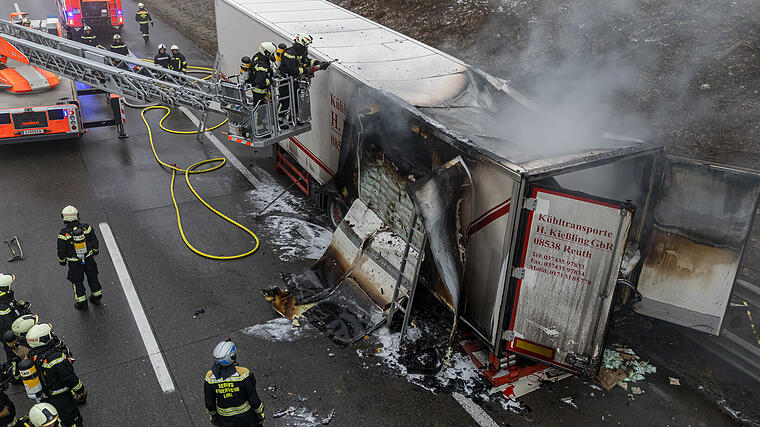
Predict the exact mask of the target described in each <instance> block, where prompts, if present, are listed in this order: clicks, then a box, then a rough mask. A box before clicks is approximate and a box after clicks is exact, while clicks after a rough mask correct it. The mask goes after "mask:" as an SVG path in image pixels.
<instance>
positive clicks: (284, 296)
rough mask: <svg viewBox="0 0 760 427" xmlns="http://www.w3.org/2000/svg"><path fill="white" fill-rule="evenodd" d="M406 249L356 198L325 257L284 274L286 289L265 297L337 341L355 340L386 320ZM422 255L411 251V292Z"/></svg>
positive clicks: (408, 278)
mask: <svg viewBox="0 0 760 427" xmlns="http://www.w3.org/2000/svg"><path fill="white" fill-rule="evenodd" d="M404 248H405V243H404V240H403V239H402V238H401V237H399V236H398V235H397V234H396V233H394V232H393V231H391V230H390V228H389V227H388V226H387V225H386V224H385V223H383V222H382V221H381V220H380V218H379V217H378V216H377V215H376V214H375V213H374V212H373V211H372V210H371V209H369V208H368V207H367V205H365V204H364V203H363V202H362V201H361V200H356V201H355V202H354V204H353V205H352V206H351V209H349V211H348V213H347V214H346V216H345V218H344V219H343V221H342V222H341V224H340V226H339V227H338V229H337V230H336V231H335V233H333V238H332V240H331V241H330V246H328V248H327V250H326V251H325V254H324V255H323V256H322V258H320V260H319V261H318V262H317V263H316V264H315V265H314V266H313V267H311V268H310V269H309V270H306V271H304V272H303V273H301V274H297V275H284V277H283V279H284V284H285V286H286V290H280V289H278V288H275V289H271V290H266V291H264V295H265V297H267V299H268V300H270V301H271V302H272V304H273V308H274V309H275V310H277V311H278V312H279V313H280V314H282V315H284V316H286V317H290V316H291V315H298V316H301V315H302V316H304V317H306V318H307V319H308V320H309V321H310V322H312V323H313V324H314V325H315V326H316V327H317V328H318V329H320V330H321V331H322V332H323V333H325V335H327V336H328V337H330V338H331V339H333V340H334V341H336V342H338V343H341V344H349V343H351V342H353V341H355V340H357V339H359V338H361V337H363V336H364V335H365V334H367V333H369V332H371V331H372V330H374V329H375V328H376V327H378V326H379V325H380V324H381V322H382V321H383V319H384V318H385V314H386V313H385V312H386V309H387V307H388V305H389V303H390V301H391V298H392V297H393V290H394V287H395V285H396V280H397V279H398V277H399V274H400V272H399V269H400V266H401V259H402V256H403V253H404ZM417 256H418V253H417V251H416V250H414V249H413V248H412V249H410V251H409V254H408V262H407V267H406V268H405V269H404V277H403V279H402V283H401V286H402V289H403V290H404V291H405V292H407V293H408V292H409V289H410V287H409V286H410V283H412V281H413V280H415V279H416V278H415V277H414V268H413V266H414V265H415V264H416V262H417Z"/></svg>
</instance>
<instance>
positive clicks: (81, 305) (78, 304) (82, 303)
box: [74, 301, 89, 311]
mask: <svg viewBox="0 0 760 427" xmlns="http://www.w3.org/2000/svg"><path fill="white" fill-rule="evenodd" d="M74 308H76V309H77V310H82V311H86V310H87V309H88V308H89V307H88V306H87V301H77V302H75V303H74Z"/></svg>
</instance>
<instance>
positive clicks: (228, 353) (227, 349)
mask: <svg viewBox="0 0 760 427" xmlns="http://www.w3.org/2000/svg"><path fill="white" fill-rule="evenodd" d="M211 355H212V356H213V357H214V364H216V365H219V366H232V365H233V364H234V363H235V358H236V357H237V347H236V346H235V343H234V342H232V341H230V340H227V341H222V342H220V343H219V344H217V345H216V347H214V351H213V352H212V353H211Z"/></svg>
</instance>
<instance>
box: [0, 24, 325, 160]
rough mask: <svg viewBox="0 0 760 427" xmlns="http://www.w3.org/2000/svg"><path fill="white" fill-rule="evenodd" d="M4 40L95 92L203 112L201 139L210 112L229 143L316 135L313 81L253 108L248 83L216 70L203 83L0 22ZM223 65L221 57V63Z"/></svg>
mask: <svg viewBox="0 0 760 427" xmlns="http://www.w3.org/2000/svg"><path fill="white" fill-rule="evenodd" d="M3 40H4V41H5V42H8V43H10V44H11V45H12V46H13V47H15V48H16V49H18V51H20V52H21V53H23V55H25V56H26V58H28V60H29V64H31V65H34V66H37V67H39V68H41V69H44V70H47V71H50V72H52V73H57V74H60V75H63V76H65V77H68V78H70V79H71V80H74V81H77V82H81V83H83V84H86V85H88V86H90V87H91V88H93V90H102V91H104V92H106V93H109V94H117V95H120V96H123V97H125V98H127V99H129V100H134V101H137V102H142V103H153V102H158V103H161V104H164V105H167V106H172V107H179V106H185V107H190V108H193V109H196V110H199V111H200V112H201V113H202V116H203V119H202V120H201V121H200V124H199V126H198V137H199V138H200V137H201V135H202V133H203V132H204V131H205V130H206V120H207V118H208V114H209V112H216V113H220V114H224V115H226V116H227V118H228V119H229V122H228V128H229V132H228V134H227V137H228V139H229V140H231V141H235V142H240V143H243V144H245V145H248V146H251V147H255V148H264V147H269V146H272V145H274V144H276V143H278V142H279V141H282V140H284V139H287V138H290V137H293V136H297V135H300V134H302V133H304V132H308V131H309V130H311V109H310V98H309V82H308V80H296V79H294V78H292V77H282V78H274V79H273V82H272V86H271V90H270V93H271V99H269V100H268V101H267V102H259V103H254V102H253V101H252V94H250V93H249V91H248V90H246V87H245V84H244V83H238V82H233V81H230V80H229V79H226V77H224V76H222V75H221V74H220V73H218V72H216V71H214V73H213V75H212V78H211V79H209V80H203V79H199V78H196V77H192V76H189V75H186V74H182V73H178V72H175V71H170V70H167V69H165V68H163V67H160V66H158V65H154V64H151V63H147V62H144V61H142V60H140V59H137V58H133V57H129V56H124V55H119V54H116V53H113V52H109V51H106V50H103V49H98V48H94V47H91V46H87V45H84V44H82V43H78V42H75V41H71V40H68V39H65V38H62V37H57V36H54V35H52V34H47V33H45V32H42V31H37V30H34V29H30V28H27V27H24V26H21V25H18V24H14V23H13V22H10V21H6V20H0V45H2V44H3ZM219 61H220V57H219V56H218V55H217V61H216V62H217V63H218V62H219ZM216 68H217V67H214V69H216ZM290 101H293V102H290ZM281 104H282V105H288V111H287V112H286V113H285V114H284V115H283V117H284V122H283V123H278V111H277V106H278V105H281Z"/></svg>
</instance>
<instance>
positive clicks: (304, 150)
mask: <svg viewBox="0 0 760 427" xmlns="http://www.w3.org/2000/svg"><path fill="white" fill-rule="evenodd" d="M290 140H291V141H293V143H294V144H296V146H297V147H298V148H300V149H301V151H303V152H304V153H306V155H307V156H309V158H311V159H312V160H314V163H316V164H317V165H318V166H319V167H320V168H322V170H323V171H325V172H327V174H328V175H330V176H333V175H335V172H333V171H332V170H331V169H330V168H329V167H328V166H327V165H326V164H324V162H323V161H322V160H320V159H319V157H317V156H315V155H314V153H312V152H311V151H309V149H308V148H306V147H304V145H303V144H302V143H301V141H299V140H298V138H296V137H295V136H292V137H290Z"/></svg>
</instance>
